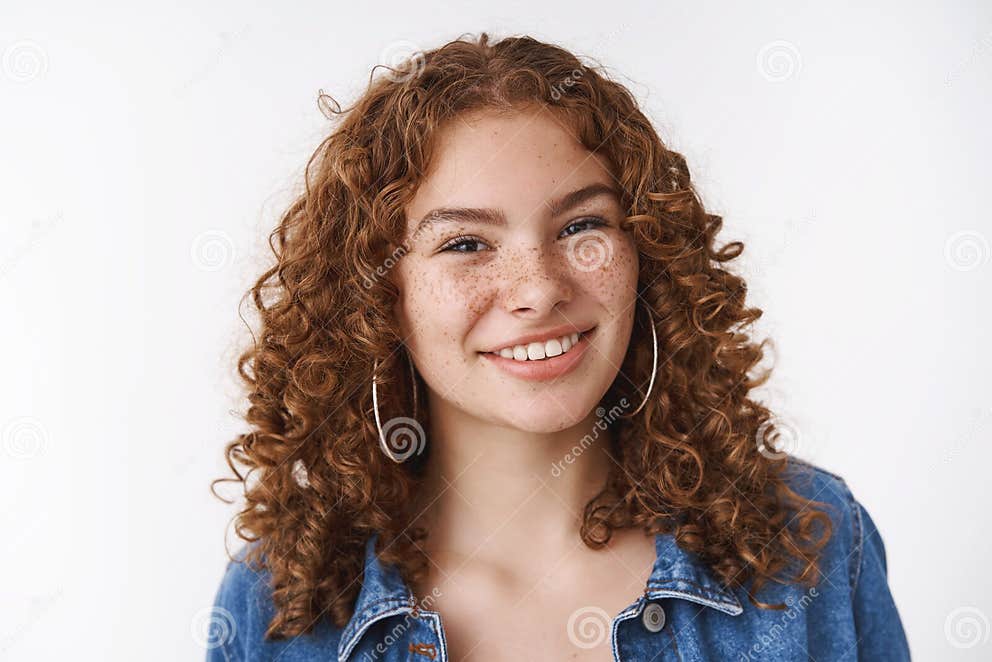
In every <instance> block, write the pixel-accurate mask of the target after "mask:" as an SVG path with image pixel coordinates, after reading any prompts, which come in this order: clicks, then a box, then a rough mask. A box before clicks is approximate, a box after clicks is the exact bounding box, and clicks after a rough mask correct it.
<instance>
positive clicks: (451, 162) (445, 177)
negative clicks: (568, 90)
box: [406, 108, 616, 228]
mask: <svg viewBox="0 0 992 662" xmlns="http://www.w3.org/2000/svg"><path fill="white" fill-rule="evenodd" d="M592 183H603V184H608V185H613V186H615V185H616V183H615V182H614V180H613V177H612V175H611V173H610V171H609V166H608V164H607V161H606V160H605V159H604V158H602V157H601V156H599V155H596V154H593V153H592V152H590V151H589V150H588V149H586V148H585V146H584V145H582V143H581V142H579V140H578V138H577V137H576V136H575V135H574V133H573V132H572V129H571V128H570V127H568V126H567V125H565V124H564V122H563V120H562V119H561V118H560V117H558V116H557V115H555V114H553V113H552V112H551V111H550V110H547V109H543V108H537V109H528V110H524V111H514V112H512V113H505V112H504V113H497V112H495V111H492V110H484V111H478V112H475V113H472V114H467V115H462V116H459V117H455V118H454V119H452V120H450V121H449V122H448V124H447V125H445V126H444V127H442V128H441V129H440V131H439V134H438V135H437V137H436V143H435V148H434V152H433V155H432V160H431V167H430V170H429V171H428V172H427V173H426V176H425V177H424V178H423V179H422V180H421V182H420V185H419V187H418V189H417V191H416V195H415V196H414V197H413V199H412V200H411V201H410V203H409V204H408V205H407V207H406V212H407V214H406V215H407V223H408V228H410V227H411V226H412V224H413V223H415V222H416V221H417V220H418V219H420V218H421V217H422V216H423V215H424V214H425V213H427V212H428V211H429V210H431V209H433V208H435V207H440V206H449V207H450V206H464V207H491V208H498V209H502V210H504V211H506V213H507V215H508V216H511V217H514V216H520V215H523V216H531V215H532V214H539V213H544V212H547V211H548V209H547V203H548V202H549V201H550V200H552V199H554V198H558V197H560V196H561V195H563V194H565V193H567V192H569V191H572V190H575V189H578V188H581V187H583V186H586V185H588V184H592Z"/></svg>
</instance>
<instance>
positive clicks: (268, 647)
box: [203, 542, 341, 662]
mask: <svg viewBox="0 0 992 662" xmlns="http://www.w3.org/2000/svg"><path fill="white" fill-rule="evenodd" d="M257 544H258V543H257V542H256V543H249V544H247V545H245V546H244V547H242V548H241V549H240V550H238V552H237V553H235V554H234V555H233V556H232V558H231V559H230V560H229V561H228V563H227V567H226V568H225V569H224V576H223V578H222V579H221V582H220V586H219V587H218V589H217V595H216V599H215V601H214V606H213V608H212V611H211V612H210V623H209V624H208V628H209V634H206V636H205V637H204V639H205V641H204V642H203V643H205V644H206V648H207V662H215V661H216V662H221V661H223V662H232V661H235V660H236V661H237V662H248V661H253V662H254V661H259V662H260V661H262V660H266V661H274V660H279V661H280V662H302V661H303V660H314V659H336V658H337V649H338V643H339V640H340V637H341V629H340V628H337V627H335V626H334V625H332V624H331V623H330V622H329V621H328V619H323V618H322V619H319V620H318V621H317V622H316V623H315V624H313V627H312V630H311V631H309V632H308V633H306V634H302V635H296V636H291V637H274V638H267V637H266V636H265V633H266V632H267V631H268V629H269V624H270V623H271V622H272V619H273V618H275V615H276V607H275V603H274V602H273V600H272V574H271V573H270V572H269V571H268V570H267V569H266V567H265V558H264V555H262V554H257V556H258V560H255V558H254V555H252V556H251V557H250V553H251V552H252V551H254V550H255V548H256V545H257ZM204 629H207V628H204Z"/></svg>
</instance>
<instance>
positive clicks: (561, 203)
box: [414, 183, 620, 235]
mask: <svg viewBox="0 0 992 662" xmlns="http://www.w3.org/2000/svg"><path fill="white" fill-rule="evenodd" d="M601 195H609V196H613V197H614V198H616V199H617V200H618V201H619V198H620V192H619V191H618V190H617V189H616V188H615V187H613V186H610V185H608V184H601V183H596V184H590V185H588V186H583V187H582V188H580V189H577V190H575V191H572V192H571V193H567V194H565V195H563V196H561V197H560V198H556V199H554V200H551V201H550V202H548V203H546V204H547V207H548V209H549V210H550V211H551V215H552V216H560V215H561V214H564V213H565V212H567V211H568V210H570V209H573V208H575V207H578V206H579V205H581V204H582V203H583V202H586V201H588V200H591V199H592V198H596V197H599V196H601ZM459 221H461V222H463V223H482V224H486V225H506V215H505V214H504V213H503V211H502V210H501V209H482V208H478V207H438V208H437V209H432V210H431V211H429V212H427V213H426V214H424V216H423V218H422V219H421V220H420V222H419V223H418V224H417V229H416V230H415V231H414V234H415V235H416V234H419V233H420V232H421V230H423V229H424V228H426V227H427V226H429V225H436V224H439V223H456V222H459Z"/></svg>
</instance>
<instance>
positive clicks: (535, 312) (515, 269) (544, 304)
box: [503, 248, 573, 319]
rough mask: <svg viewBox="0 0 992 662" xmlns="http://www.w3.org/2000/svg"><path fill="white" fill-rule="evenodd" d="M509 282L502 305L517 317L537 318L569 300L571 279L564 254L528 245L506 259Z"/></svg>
mask: <svg viewBox="0 0 992 662" xmlns="http://www.w3.org/2000/svg"><path fill="white" fill-rule="evenodd" d="M506 268H507V270H508V272H509V273H508V276H509V277H508V279H507V280H508V282H509V286H508V287H507V288H506V290H505V296H504V297H503V307H504V308H505V309H506V310H507V312H509V313H511V314H513V315H516V316H517V317H524V318H534V319H541V318H544V317H547V316H548V315H549V314H550V313H551V311H553V310H555V308H556V307H561V306H564V304H566V303H568V302H569V301H571V300H572V296H573V283H572V279H571V273H570V270H569V268H568V263H567V261H566V260H565V258H564V256H562V255H557V254H556V253H555V251H553V250H545V249H544V248H531V249H530V250H528V251H525V252H523V253H522V254H521V255H520V256H519V257H517V258H515V259H513V260H508V263H507V265H506Z"/></svg>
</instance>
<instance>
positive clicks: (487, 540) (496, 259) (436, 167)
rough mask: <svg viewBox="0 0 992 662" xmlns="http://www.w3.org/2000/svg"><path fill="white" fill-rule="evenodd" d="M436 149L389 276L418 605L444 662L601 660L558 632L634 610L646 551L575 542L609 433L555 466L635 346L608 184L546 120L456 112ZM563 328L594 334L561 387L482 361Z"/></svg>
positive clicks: (626, 536) (646, 545) (589, 425)
mask: <svg viewBox="0 0 992 662" xmlns="http://www.w3.org/2000/svg"><path fill="white" fill-rule="evenodd" d="M435 147H436V149H435V151H434V153H433V159H432V166H431V169H430V171H429V172H427V173H426V174H425V177H424V178H423V180H422V181H421V182H420V184H419V186H418V188H417V190H416V192H415V195H414V197H413V198H412V200H411V201H410V202H409V204H408V205H407V207H406V210H405V211H406V217H407V218H406V221H407V227H406V232H407V237H406V238H407V242H408V243H407V245H408V246H409V252H407V253H406V254H404V256H403V258H402V259H401V260H400V261H399V262H398V263H397V265H396V268H395V273H394V274H392V276H393V277H394V278H395V282H396V284H397V288H398V290H399V293H400V296H399V298H398V300H397V305H396V310H395V314H396V317H397V321H398V323H399V326H400V331H401V333H402V337H403V338H404V343H405V345H406V348H407V349H408V351H409V352H410V355H411V358H412V359H413V362H414V365H415V367H416V369H417V371H418V372H419V374H420V375H421V376H422V377H423V380H424V382H425V383H426V385H427V388H428V394H427V400H428V406H429V409H430V430H429V432H428V443H429V444H430V445H431V452H430V455H429V458H428V464H427V467H426V473H425V478H424V480H423V484H422V489H421V490H420V491H419V492H418V503H417V504H416V505H417V512H418V513H420V516H419V517H418V519H417V521H416V524H417V525H420V526H424V527H425V528H426V529H427V530H428V531H429V533H430V535H429V537H428V539H427V541H426V545H425V551H426V552H427V554H428V558H429V559H430V562H431V563H430V571H429V574H428V576H427V577H426V579H424V580H423V581H421V582H420V583H419V584H418V585H417V586H413V587H411V588H412V590H414V593H415V594H416V595H417V596H426V595H428V594H431V593H432V591H434V590H435V589H438V591H436V593H439V594H440V596H441V597H440V598H438V600H437V601H436V602H435V603H434V604H433V606H432V607H431V609H434V610H436V611H437V612H438V613H440V615H441V622H442V627H443V628H444V632H445V638H446V642H447V646H448V653H449V659H456V660H497V661H499V660H510V659H515V660H519V659H563V658H568V659H583V660H607V659H612V656H611V655H610V648H609V647H610V642H609V637H608V636H607V637H606V638H605V639H604V640H603V641H602V642H600V643H599V644H598V645H596V646H593V647H591V648H586V647H582V646H576V645H575V641H574V637H576V636H577V633H576V632H569V631H568V629H567V624H568V622H569V619H570V617H571V616H572V615H573V614H575V613H576V612H578V611H579V610H582V609H587V608H589V607H597V608H599V609H602V610H603V611H605V612H606V613H607V614H608V615H609V616H610V617H611V618H612V617H613V616H615V615H616V614H617V613H619V612H620V611H621V610H623V609H624V608H626V607H627V606H629V605H630V604H632V603H633V602H635V601H636V599H637V598H638V596H639V595H640V594H641V591H642V589H643V587H644V584H645V582H646V580H647V577H648V575H649V574H650V571H651V567H652V565H653V563H654V561H655V556H656V554H655V549H654V541H653V537H651V536H646V535H644V533H643V532H640V531H636V530H631V529H627V530H616V531H614V532H613V537H612V539H611V540H610V542H609V543H608V544H607V545H606V546H605V547H604V548H602V549H598V550H593V549H590V548H588V547H587V546H586V545H585V544H584V543H582V541H581V540H580V537H579V529H580V525H581V522H582V518H581V515H582V510H583V508H584V506H585V504H586V503H587V502H588V501H589V500H590V499H591V498H592V497H593V496H594V495H595V494H596V493H597V492H598V491H599V490H600V489H601V488H602V487H603V485H604V482H605V480H606V477H607V472H608V469H609V466H610V463H611V462H613V461H614V460H613V459H612V458H611V457H610V456H609V448H610V443H609V435H608V433H603V432H600V433H599V435H598V439H597V441H596V443H595V444H592V445H591V446H590V447H589V448H588V449H587V450H586V451H585V452H583V453H582V454H581V455H580V456H578V457H577V458H576V461H575V462H574V463H571V464H569V465H568V468H567V470H566V471H562V472H560V476H557V477H554V478H552V477H551V475H550V469H551V467H552V466H554V463H555V462H558V461H560V460H561V458H562V457H564V456H565V455H566V454H567V453H568V452H569V450H570V449H572V448H573V447H574V446H575V444H576V443H577V442H578V440H580V439H581V438H582V437H583V436H584V435H586V434H588V433H590V432H591V430H592V429H593V427H594V425H595V423H596V421H597V418H596V413H595V409H596V407H597V406H598V405H600V403H601V400H602V398H603V396H604V395H605V394H606V392H607V391H608V389H609V387H610V386H611V385H612V383H613V382H614V380H615V379H617V378H618V371H619V368H620V366H621V364H622V362H623V359H624V357H625V355H626V353H627V350H628V348H629V344H630V336H631V331H632V328H633V321H634V313H635V303H636V285H637V276H638V266H639V264H638V256H637V250H636V246H635V244H634V241H633V238H632V237H631V236H630V235H629V233H628V232H627V231H625V230H623V229H622V228H621V223H622V221H623V220H624V218H625V214H624V209H623V208H622V207H621V205H620V201H619V198H618V196H617V195H616V194H615V191H617V190H618V186H617V183H616V181H615V179H614V177H613V176H612V174H611V172H610V169H609V167H608V163H607V162H606V161H605V160H604V159H603V158H601V157H600V156H598V155H596V154H594V153H592V152H590V151H589V150H588V149H586V148H585V147H584V146H583V145H582V144H581V143H580V142H579V141H578V140H577V139H576V138H575V136H574V132H572V131H571V130H569V129H568V128H567V126H566V125H565V124H564V123H563V121H562V120H561V118H560V117H558V116H555V115H553V114H552V113H551V111H549V110H547V109H540V108H537V109H526V110H523V109H522V110H519V111H517V112H513V113H496V112H494V111H491V110H488V109H487V110H483V111H476V112H473V113H470V114H463V115H462V116H460V117H458V118H456V119H455V120H454V121H452V122H450V123H449V124H448V125H446V126H444V127H442V128H441V129H440V133H439V135H438V139H437V143H436V146H435ZM585 189H588V190H589V191H591V192H592V194H591V195H589V196H585V197H582V199H579V198H578V197H574V196H573V197H572V198H571V201H572V202H574V203H575V204H572V205H559V204H558V203H561V202H567V198H566V196H568V195H569V194H572V193H575V192H577V191H582V190H585ZM609 189H613V191H614V193H611V192H610V191H609ZM458 208H468V209H474V210H488V211H484V212H483V213H478V212H477V213H475V214H474V215H471V216H472V217H471V218H468V217H466V216H465V215H464V214H461V215H459V214H454V213H451V210H453V209H458ZM446 210H447V211H446ZM432 212H436V213H432ZM425 217H428V219H429V220H428V222H427V223H425V224H423V225H421V221H422V220H423V219H424V218H425ZM483 218H484V219H487V220H488V222H484V221H483V220H482V219H483ZM562 324H573V325H575V326H576V327H577V328H579V329H585V328H589V327H595V328H594V331H593V333H592V335H591V336H590V338H589V339H588V342H589V343H590V344H589V347H588V348H587V350H586V352H585V354H584V355H583V356H582V358H581V361H580V362H579V363H578V365H576V367H575V369H573V370H571V371H570V372H568V373H566V374H564V375H560V376H559V377H556V378H552V379H548V380H543V381H537V382H534V381H527V380H523V379H520V378H517V377H515V376H512V375H509V374H507V373H506V372H504V371H503V370H501V369H500V368H499V367H497V366H496V365H495V364H494V363H493V362H492V361H491V360H489V359H487V358H486V357H485V356H484V355H483V353H482V352H484V351H489V350H494V349H498V348H500V347H504V346H506V344H507V341H509V340H512V339H514V338H516V337H518V336H520V335H523V334H528V333H531V332H536V331H543V330H546V329H549V328H551V327H557V326H559V325H562ZM623 378H624V377H620V379H623ZM607 408H608V407H607ZM604 627H606V628H607V629H608V628H609V624H608V623H606V624H604ZM507 632H512V633H513V636H512V637H508V636H506V634H505V633H507ZM500 633H503V634H502V635H501V634H500Z"/></svg>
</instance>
